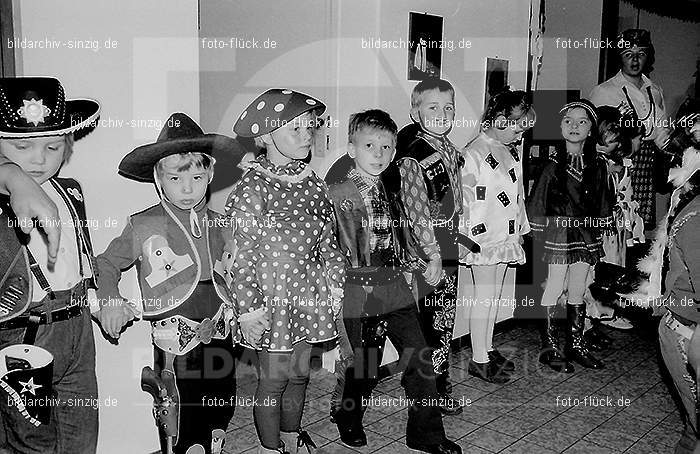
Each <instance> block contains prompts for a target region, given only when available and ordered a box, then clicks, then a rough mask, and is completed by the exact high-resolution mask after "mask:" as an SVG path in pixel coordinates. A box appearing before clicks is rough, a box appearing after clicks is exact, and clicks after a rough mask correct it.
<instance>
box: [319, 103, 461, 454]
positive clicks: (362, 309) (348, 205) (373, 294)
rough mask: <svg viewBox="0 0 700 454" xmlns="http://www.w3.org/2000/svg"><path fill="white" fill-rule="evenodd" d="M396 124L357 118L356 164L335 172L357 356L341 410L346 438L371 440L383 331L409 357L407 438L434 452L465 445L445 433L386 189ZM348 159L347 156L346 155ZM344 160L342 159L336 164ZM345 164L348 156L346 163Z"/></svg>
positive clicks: (353, 130) (373, 113) (349, 324)
mask: <svg viewBox="0 0 700 454" xmlns="http://www.w3.org/2000/svg"><path fill="white" fill-rule="evenodd" d="M396 132H397V127H396V124H395V123H394V121H393V120H392V119H391V117H390V116H389V115H388V114H387V113H386V112H383V111H381V110H368V111H365V112H360V113H357V114H354V115H352V116H351V118H350V127H349V134H348V135H349V137H348V138H349V144H348V155H349V158H351V159H352V160H354V165H347V163H346V168H347V167H349V170H348V171H347V172H343V173H342V174H340V175H338V174H336V175H334V174H333V172H331V175H330V176H329V178H327V179H329V180H330V181H329V183H330V195H331V199H332V200H333V204H334V207H335V211H336V218H337V228H338V237H339V238H338V239H339V243H340V247H341V249H342V250H343V252H344V253H345V256H346V257H347V263H346V266H347V267H346V275H347V278H346V283H345V292H344V301H343V311H344V313H343V317H344V323H345V328H346V331H347V335H348V338H349V341H350V345H351V346H352V348H353V350H354V360H353V363H352V365H351V366H350V367H348V369H347V370H346V375H345V387H344V392H343V402H342V407H341V409H340V410H339V411H338V412H337V413H336V414H335V421H336V424H337V425H338V430H339V432H340V436H341V440H342V441H343V442H344V443H345V444H347V445H349V446H354V447H357V446H364V445H366V444H367V437H366V435H365V433H364V430H363V427H362V415H363V411H362V406H363V405H362V404H363V400H366V399H367V398H369V397H370V396H371V394H372V390H373V388H374V386H375V385H376V384H377V372H378V369H379V365H380V362H381V357H382V355H381V350H382V346H383V344H384V336H383V335H384V334H386V336H388V337H389V339H390V340H391V341H392V343H393V344H394V345H395V346H396V348H397V350H398V351H399V355H400V359H399V363H400V364H406V365H407V366H406V370H405V371H404V377H403V380H402V383H403V385H404V388H405V390H406V396H407V400H408V402H407V403H408V405H410V406H409V409H408V416H409V417H408V424H407V427H406V444H407V446H408V447H409V448H412V449H416V450H419V451H423V452H429V453H451V454H455V453H461V449H460V448H459V446H458V445H456V444H455V443H453V442H452V441H450V440H448V439H447V438H446V437H445V431H444V428H443V425H442V418H441V416H440V410H439V399H438V393H437V389H436V385H435V373H434V371H433V365H432V360H431V358H432V349H431V348H430V347H428V346H427V345H426V342H425V338H424V337H423V334H422V332H421V329H420V324H419V322H418V314H417V311H416V305H415V299H414V297H413V294H412V293H411V288H410V287H409V285H408V284H407V282H406V278H405V277H404V274H403V272H402V271H403V270H402V268H401V267H400V263H399V261H400V257H402V256H403V253H402V252H405V251H401V247H402V246H403V245H405V244H406V243H407V241H408V239H407V238H405V237H402V235H403V232H407V231H409V230H408V229H402V228H401V227H402V223H405V222H406V219H405V217H403V216H401V215H400V212H399V211H400V206H399V205H398V204H397V203H395V202H396V201H395V200H391V199H390V197H389V195H388V193H387V192H386V191H385V189H384V183H383V181H382V172H384V170H386V169H387V167H388V166H389V164H390V163H391V160H392V159H393V157H394V152H395V144H396ZM342 159H346V160H347V159H348V158H342ZM336 167H339V166H336ZM340 167H342V163H341V165H340Z"/></svg>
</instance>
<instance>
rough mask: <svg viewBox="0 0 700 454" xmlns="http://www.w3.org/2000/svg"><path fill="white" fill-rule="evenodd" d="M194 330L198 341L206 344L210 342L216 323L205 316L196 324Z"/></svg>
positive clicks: (214, 332)
mask: <svg viewBox="0 0 700 454" xmlns="http://www.w3.org/2000/svg"><path fill="white" fill-rule="evenodd" d="M194 331H195V334H196V336H197V339H198V340H199V341H201V342H202V343H203V344H208V343H209V342H211V339H212V337H214V334H216V323H214V321H213V320H212V319H210V318H208V317H207V318H205V319H204V320H202V322H201V323H200V324H199V325H197V327H196V328H195V329H194Z"/></svg>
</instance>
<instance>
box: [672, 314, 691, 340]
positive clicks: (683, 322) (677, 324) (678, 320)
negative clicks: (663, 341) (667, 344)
mask: <svg viewBox="0 0 700 454" xmlns="http://www.w3.org/2000/svg"><path fill="white" fill-rule="evenodd" d="M665 323H666V326H667V327H668V328H669V329H671V330H673V331H675V332H676V333H678V334H679V335H681V336H683V337H685V338H686V339H688V340H690V338H691V337H693V333H694V332H695V326H696V324H695V323H694V322H691V321H689V320H687V319H685V318H683V317H680V316H678V315H676V314H674V313H673V312H672V311H668V314H667V315H666V321H665ZM688 323H689V324H688Z"/></svg>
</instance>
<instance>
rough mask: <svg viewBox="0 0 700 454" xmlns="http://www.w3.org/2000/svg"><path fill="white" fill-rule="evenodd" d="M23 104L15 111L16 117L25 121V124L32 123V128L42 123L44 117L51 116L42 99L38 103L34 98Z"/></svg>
mask: <svg viewBox="0 0 700 454" xmlns="http://www.w3.org/2000/svg"><path fill="white" fill-rule="evenodd" d="M23 102H24V105H23V106H22V107H20V108H19V109H17V115H19V116H20V117H22V118H24V119H25V120H27V123H32V124H34V126H38V125H39V123H43V122H44V117H46V116H48V115H49V114H51V109H49V108H48V107H46V106H45V105H44V101H43V100H42V99H40V100H38V101H37V100H36V99H34V98H32V99H29V100H27V99H25V100H23Z"/></svg>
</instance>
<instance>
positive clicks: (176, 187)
mask: <svg viewBox="0 0 700 454" xmlns="http://www.w3.org/2000/svg"><path fill="white" fill-rule="evenodd" d="M213 176H214V172H213V171H212V170H211V169H209V170H206V169H201V168H197V167H196V166H194V165H192V166H191V167H190V168H189V169H187V170H178V169H177V167H176V166H173V165H172V164H169V163H168V162H167V161H166V162H164V163H163V164H162V166H161V170H160V171H159V172H158V180H159V181H160V187H161V190H162V191H163V194H164V195H165V197H166V198H167V199H168V200H169V201H170V202H171V203H172V204H173V205H175V206H176V207H178V208H180V209H182V210H189V209H190V208H193V207H195V206H196V205H197V204H199V202H201V201H202V199H204V196H205V195H206V194H207V187H208V186H209V182H210V181H211V179H212V177H213Z"/></svg>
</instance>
